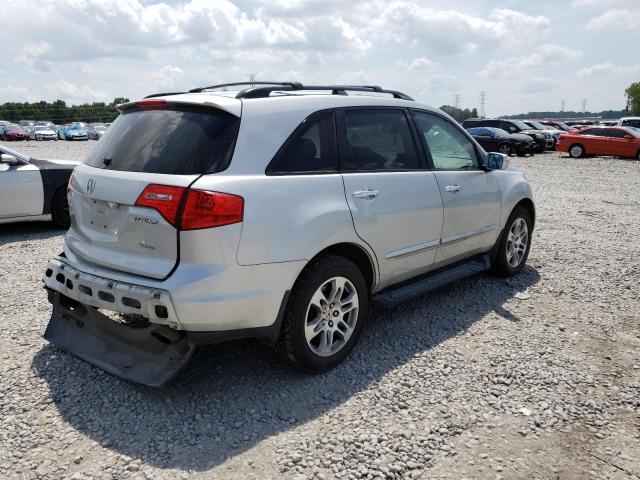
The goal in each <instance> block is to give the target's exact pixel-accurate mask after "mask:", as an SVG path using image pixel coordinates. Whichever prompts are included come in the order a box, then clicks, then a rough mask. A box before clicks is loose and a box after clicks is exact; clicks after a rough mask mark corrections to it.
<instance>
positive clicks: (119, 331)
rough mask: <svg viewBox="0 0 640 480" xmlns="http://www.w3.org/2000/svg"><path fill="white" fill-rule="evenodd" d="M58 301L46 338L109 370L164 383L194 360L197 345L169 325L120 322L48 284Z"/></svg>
mask: <svg viewBox="0 0 640 480" xmlns="http://www.w3.org/2000/svg"><path fill="white" fill-rule="evenodd" d="M47 291H48V295H49V301H50V302H51V303H52V304H53V313H52V315H51V320H50V321H49V325H48V326H47V330H46V331H45V334H44V338H45V339H46V340H48V341H49V342H51V343H52V344H54V345H56V346H57V347H60V348H62V349H63V350H66V351H68V352H70V353H73V354H74V355H76V356H78V357H80V358H82V359H83V360H85V361H87V362H89V363H92V364H93V365H96V366H98V367H100V368H102V369H104V370H106V371H107V372H110V373H112V374H114V375H117V376H119V377H122V378H125V379H127V380H130V381H132V382H136V383H142V384H145V385H150V386H155V387H159V386H163V385H166V384H167V383H169V382H170V381H171V380H173V379H174V378H175V377H176V376H177V375H178V374H179V373H180V372H181V371H182V370H183V369H184V368H185V367H186V365H187V364H188V363H189V360H190V359H191V356H192V355H193V352H194V350H195V348H196V346H195V345H194V344H193V343H192V342H191V341H190V340H189V337H188V335H187V334H186V333H185V332H183V331H177V330H173V329H171V328H169V327H168V326H166V325H157V324H153V323H145V324H143V325H142V326H141V325H128V324H124V323H118V322H117V321H114V320H112V319H111V318H110V317H108V316H106V315H104V314H102V313H100V311H98V309H97V308H94V307H91V306H88V305H85V304H83V303H80V302H78V301H76V300H74V299H72V298H70V297H67V296H66V295H64V294H61V293H59V292H56V291H54V290H51V289H49V288H47Z"/></svg>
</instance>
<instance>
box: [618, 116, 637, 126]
mask: <svg viewBox="0 0 640 480" xmlns="http://www.w3.org/2000/svg"><path fill="white" fill-rule="evenodd" d="M616 125H617V126H618V127H633V128H640V117H624V118H621V119H620V120H618V122H617V123H616Z"/></svg>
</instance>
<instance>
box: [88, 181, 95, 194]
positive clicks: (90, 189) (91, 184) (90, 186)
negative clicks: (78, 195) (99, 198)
mask: <svg viewBox="0 0 640 480" xmlns="http://www.w3.org/2000/svg"><path fill="white" fill-rule="evenodd" d="M95 189H96V181H95V180H94V179H93V178H90V179H89V181H88V182H87V193H93V191H94V190H95Z"/></svg>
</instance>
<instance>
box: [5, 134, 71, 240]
mask: <svg viewBox="0 0 640 480" xmlns="http://www.w3.org/2000/svg"><path fill="white" fill-rule="evenodd" d="M77 164H78V162H72V161H65V160H38V159H35V158H30V157H29V156H27V155H24V154H22V153H19V152H16V151H15V150H11V149H10V148H7V147H5V146H2V145H0V223H10V222H24V221H33V220H45V221H53V222H54V223H55V224H56V225H58V226H60V227H64V228H67V227H68V226H69V206H68V203H67V195H66V190H67V184H68V182H69V177H70V176H71V172H72V171H73V169H74V167H75V166H76V165H77Z"/></svg>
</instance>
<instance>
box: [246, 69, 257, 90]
mask: <svg viewBox="0 0 640 480" xmlns="http://www.w3.org/2000/svg"><path fill="white" fill-rule="evenodd" d="M257 76H258V72H251V73H247V77H249V82H250V83H251V86H252V87H255V81H256V77H257Z"/></svg>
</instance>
